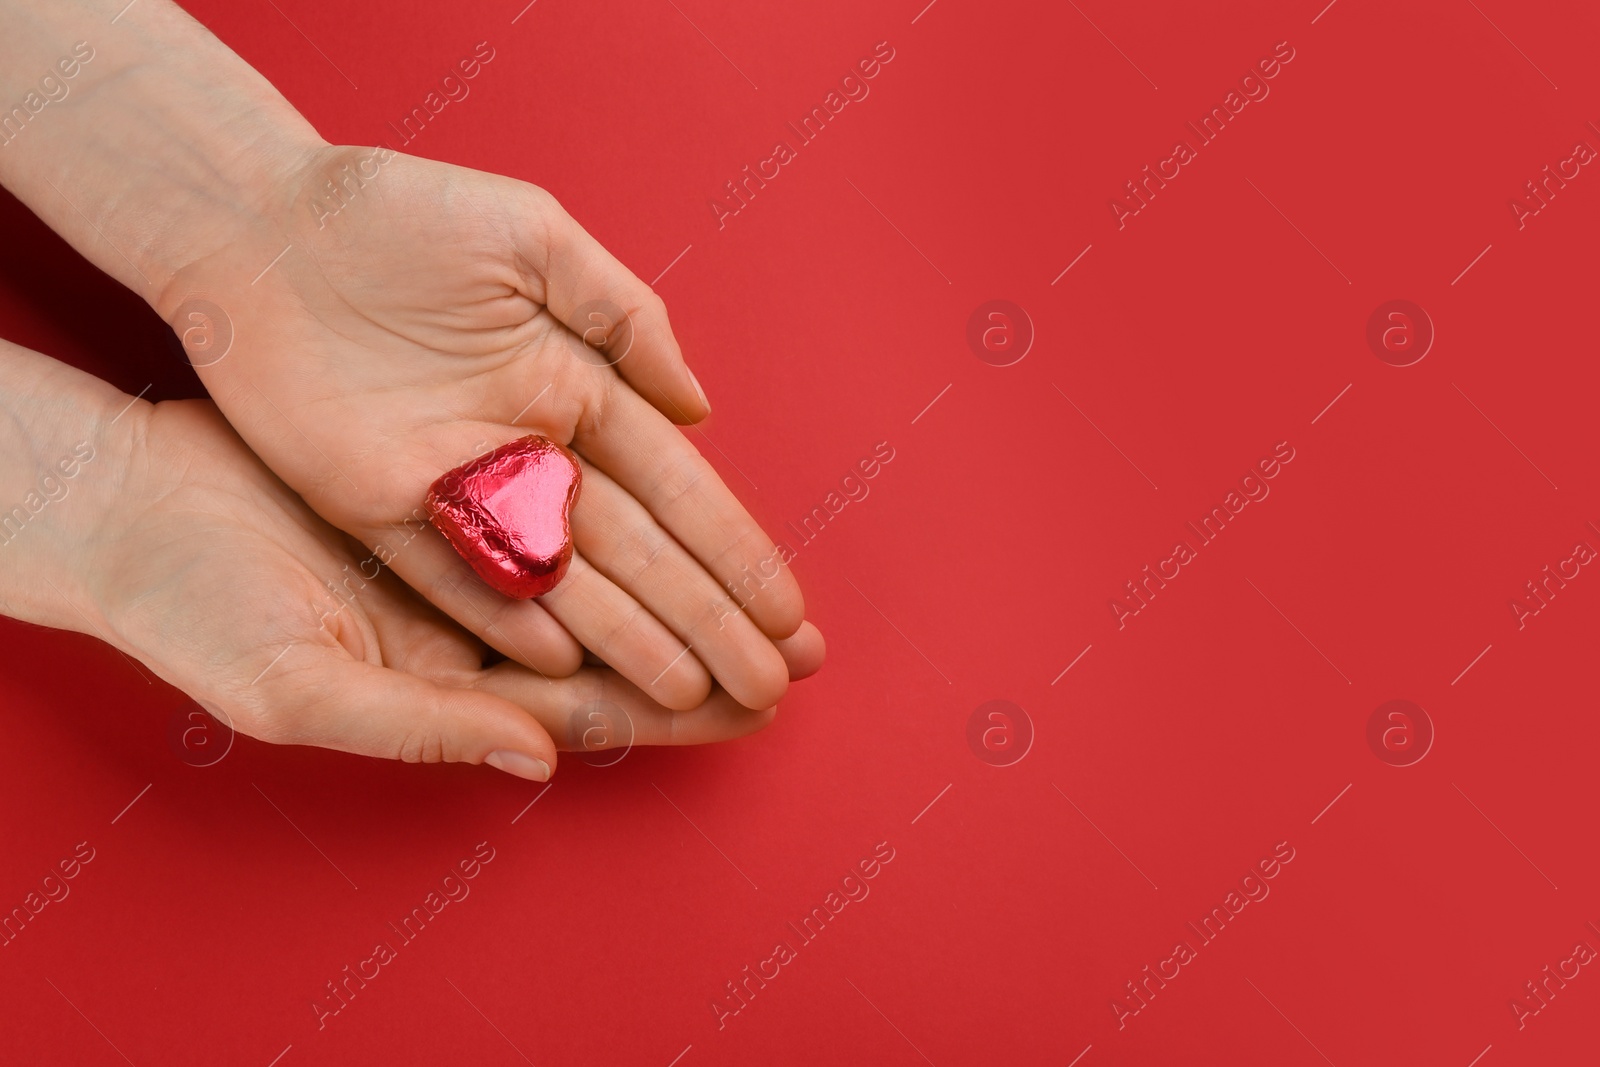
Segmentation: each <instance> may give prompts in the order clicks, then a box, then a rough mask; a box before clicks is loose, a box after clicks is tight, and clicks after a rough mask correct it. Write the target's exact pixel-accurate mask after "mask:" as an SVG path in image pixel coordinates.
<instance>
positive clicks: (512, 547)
mask: <svg viewBox="0 0 1600 1067" xmlns="http://www.w3.org/2000/svg"><path fill="white" fill-rule="evenodd" d="M582 483H583V468H581V467H580V466H578V458H577V457H576V456H574V455H573V454H572V453H571V452H569V451H567V450H566V449H565V448H563V447H561V446H560V445H558V444H556V443H555V442H554V441H552V440H550V439H549V438H547V437H541V436H539V435H538V434H533V435H531V436H528V437H524V438H521V439H520V440H516V441H512V442H510V443H509V444H504V445H501V446H500V447H499V448H497V449H495V450H494V451H493V452H488V453H486V454H484V455H482V456H479V457H478V458H477V459H475V460H472V461H470V462H468V463H463V464H462V465H461V466H459V467H457V468H456V469H454V470H452V471H448V472H446V473H445V474H443V475H441V476H440V477H439V479H438V480H437V481H435V482H434V483H433V485H432V486H430V487H429V489H428V501H427V504H428V512H429V515H430V517H431V518H432V521H433V525H434V526H435V527H437V528H438V530H439V532H440V533H442V534H444V535H445V537H446V538H447V539H448V540H449V541H450V544H451V546H452V547H453V548H454V549H455V550H456V552H458V553H459V554H460V555H461V558H462V559H464V560H466V561H467V562H468V563H470V564H471V565H472V569H473V570H474V571H477V572H478V576H479V577H481V578H482V579H483V580H484V581H486V582H488V583H489V584H490V585H491V586H493V587H494V588H495V589H496V590H498V591H499V592H501V593H504V594H505V595H506V596H508V597H514V598H516V599H518V600H524V599H527V598H528V597H536V596H543V595H544V594H545V593H548V592H549V591H550V590H552V589H554V588H555V587H556V585H557V584H559V583H560V581H561V579H562V578H563V577H564V576H565V575H566V573H567V565H568V564H569V563H571V562H572V530H571V527H570V525H569V518H570V515H571V513H572V505H573V504H574V503H575V502H576V501H577V499H578V489H579V488H580V486H581V485H582Z"/></svg>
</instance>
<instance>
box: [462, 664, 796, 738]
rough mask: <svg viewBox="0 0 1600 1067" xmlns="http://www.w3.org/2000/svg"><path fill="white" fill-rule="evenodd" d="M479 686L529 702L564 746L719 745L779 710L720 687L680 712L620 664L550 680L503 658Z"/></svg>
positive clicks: (749, 730) (762, 723)
mask: <svg viewBox="0 0 1600 1067" xmlns="http://www.w3.org/2000/svg"><path fill="white" fill-rule="evenodd" d="M478 685H479V687H480V688H482V689H483V690H484V691H486V692H489V693H494V694H496V695H498V696H501V697H504V698H505V699H506V700H509V701H512V702H513V703H515V704H517V705H519V706H521V707H523V708H525V709H526V710H527V712H528V713H529V714H530V715H532V716H533V717H534V719H535V720H537V721H538V722H539V724H540V725H541V726H542V727H543V728H544V729H545V731H546V732H548V733H549V734H550V736H552V737H554V738H555V739H556V744H557V745H559V746H560V747H561V749H562V750H563V751H574V750H586V751H598V750H600V749H605V748H616V747H620V746H622V745H705V744H713V743H715V742H718V741H730V740H732V739H733V738H736V737H743V736H745V735H746V734H751V733H755V732H756V731H757V730H760V729H761V728H762V727H764V726H766V725H767V724H768V723H770V722H771V721H772V719H773V717H774V716H775V715H776V714H777V709H776V708H767V709H765V710H762V711H752V710H750V709H749V708H747V707H744V706H743V705H742V704H740V703H739V702H738V701H736V700H734V699H733V697H732V696H730V695H729V694H728V693H726V692H725V691H723V690H721V689H717V690H714V691H713V692H712V693H711V695H710V696H709V697H707V698H706V699H705V700H704V701H702V702H701V703H700V704H699V705H698V706H696V707H693V708H690V709H688V710H679V711H674V710H672V709H670V708H664V707H662V706H661V705H660V704H658V703H656V702H655V701H654V700H651V699H650V697H649V696H647V695H646V694H645V692H644V691H643V690H641V689H640V688H639V687H638V686H636V685H634V684H632V683H631V682H629V681H628V680H627V679H625V678H623V677H621V676H620V675H618V674H617V673H616V672H615V671H610V670H606V669H604V668H598V667H585V668H584V669H583V670H581V671H579V672H578V673H577V674H575V675H573V676H572V677H571V678H562V679H560V680H558V681H556V682H554V683H552V684H549V685H545V684H543V682H542V681H541V679H539V678H538V677H536V676H534V675H531V674H529V673H528V672H527V671H526V670H524V669H522V668H520V667H518V666H516V665H515V664H510V663H502V664H498V665H496V666H494V667H491V668H489V669H488V670H486V671H484V672H483V673H482V675H481V676H480V680H479V682H478Z"/></svg>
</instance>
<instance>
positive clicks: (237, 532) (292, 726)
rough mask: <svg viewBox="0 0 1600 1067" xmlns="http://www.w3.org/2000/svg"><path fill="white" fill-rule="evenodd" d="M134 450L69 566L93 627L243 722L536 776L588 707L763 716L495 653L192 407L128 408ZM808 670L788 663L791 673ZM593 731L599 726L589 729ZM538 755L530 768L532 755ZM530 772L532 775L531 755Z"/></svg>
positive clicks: (206, 412)
mask: <svg viewBox="0 0 1600 1067" xmlns="http://www.w3.org/2000/svg"><path fill="white" fill-rule="evenodd" d="M129 417H130V418H131V419H134V420H136V427H135V431H136V432H134V433H133V434H132V436H133V438H134V439H135V440H137V441H138V442H139V446H138V448H137V449H136V450H135V453H134V455H133V456H132V458H131V459H130V460H129V463H128V469H127V472H126V475H125V477H124V479H123V484H122V490H121V492H122V496H121V498H120V499H119V501H118V502H117V503H116V505H115V506H113V507H109V508H107V509H106V512H105V515H106V518H105V520H104V523H103V525H102V527H101V528H100V529H98V530H97V531H96V532H95V533H94V534H93V535H92V536H91V537H90V544H89V546H88V553H89V555H90V557H91V558H92V559H93V566H92V567H87V568H85V571H86V572H87V574H88V575H89V576H90V577H89V578H88V581H89V582H90V585H91V592H92V596H93V600H94V603H95V604H96V605H97V608H98V611H99V614H100V615H101V617H102V618H103V619H104V620H105V622H106V624H107V627H108V629H109V633H107V634H106V636H108V637H109V639H110V640H112V641H113V643H115V644H117V645H118V646H119V647H121V648H122V649H123V650H124V651H126V652H128V653H130V654H131V655H135V656H137V657H138V658H140V659H141V660H143V661H144V662H145V663H147V664H148V665H149V666H150V667H151V668H152V669H154V670H155V671H156V672H157V673H159V674H160V675H161V676H162V677H163V678H164V679H166V680H167V681H169V682H171V683H173V684H174V685H177V686H179V687H180V688H182V689H183V690H185V691H186V692H188V693H189V694H190V695H191V696H194V697H195V698H196V699H197V700H200V701H201V702H202V703H204V704H206V705H207V706H209V707H211V708H212V709H214V710H216V711H218V712H220V713H222V715H224V716H225V717H226V718H227V719H228V721H230V722H231V724H232V725H233V726H234V727H235V728H236V729H238V730H239V731H240V732H242V733H245V734H248V735H250V736H253V737H257V738H261V739H263V740H267V741H274V742H279V743H289V744H311V745H319V746H322V747H326V748H334V749H341V750H344V751H349V752H357V753H362V754H365V755H371V756H381V757H387V758H396V759H405V760H409V761H412V762H436V761H441V760H444V761H462V762H470V763H483V762H489V763H491V764H493V765H495V766H497V767H499V768H500V769H502V770H505V771H508V772H510V773H514V774H519V775H521V776H523V777H529V778H536V779H541V780H542V779H545V778H548V777H549V773H550V771H551V770H552V769H553V768H554V767H555V761H556V756H555V752H556V749H557V748H565V747H569V746H571V747H582V744H583V742H584V741H585V740H592V739H594V738H596V737H598V736H601V733H597V732H596V731H593V730H585V731H575V730H573V729H572V728H571V726H570V724H571V723H572V722H573V721H574V718H573V713H574V711H581V709H583V708H586V707H592V706H594V705H595V704H596V703H597V702H604V703H603V705H602V706H604V707H605V708H607V709H608V710H607V717H608V718H618V717H619V713H620V717H625V719H626V720H627V723H626V727H624V725H623V724H622V723H621V722H617V723H608V725H612V726H615V730H614V731H611V732H610V733H609V737H610V738H611V739H613V740H614V739H618V738H620V739H622V740H631V742H632V743H636V744H694V743H700V742H709V741H720V740H725V739H728V738H731V737H737V736H740V735H742V734H746V733H749V732H751V731H753V730H756V729H759V728H760V727H761V726H763V725H765V724H766V723H767V722H768V721H770V718H771V713H770V712H759V711H750V710H748V709H746V708H743V707H741V706H739V705H738V704H736V703H735V702H734V700H733V698H732V697H730V696H729V695H728V694H727V693H723V692H718V693H715V694H714V695H712V696H711V697H710V698H709V699H707V700H706V701H704V702H702V703H701V704H700V705H698V706H697V707H695V708H694V709H692V710H687V711H673V710H668V709H666V708H664V707H661V706H660V705H659V704H657V703H656V702H655V701H653V700H652V699H651V698H650V697H649V696H648V695H647V694H646V693H644V692H643V691H641V690H640V688H639V687H638V686H635V685H633V684H631V683H629V682H628V681H626V680H625V679H623V678H621V677H620V676H618V675H617V674H616V673H615V672H614V671H611V670H608V669H605V668H601V667H583V668H581V669H579V670H578V671H576V672H575V673H574V674H573V675H572V676H570V677H567V678H560V679H551V678H545V677H541V676H540V675H539V674H537V673H535V672H534V671H531V670H529V669H527V668H526V667H524V666H522V665H520V664H517V663H513V662H509V661H501V662H499V663H496V664H494V665H492V666H487V667H486V666H485V665H484V663H485V652H486V649H485V648H484V646H483V645H482V644H481V643H480V642H478V641H477V640H476V639H475V638H473V637H472V636H471V635H470V634H468V633H466V632H465V631H463V630H461V629H460V628H459V627H457V626H456V625H455V624H453V623H451V622H450V621H449V620H448V619H446V618H444V616H443V615H441V614H440V613H439V612H438V611H436V610H435V609H434V608H432V607H431V606H429V605H428V604H427V603H426V602H424V601H423V600H422V599H421V598H420V597H418V596H417V595H416V594H415V593H414V592H413V591H412V590H410V589H407V588H406V587H405V586H404V585H403V584H401V583H400V582H399V581H398V580H397V579H395V578H394V577H393V576H392V575H389V574H376V575H375V576H374V577H373V578H371V579H370V580H369V579H366V578H363V577H359V576H358V577H355V578H353V579H352V578H351V577H350V576H351V575H352V574H354V573H356V570H357V565H358V562H359V560H360V558H361V556H362V555H363V554H364V553H362V552H360V551H359V548H358V546H356V545H355V544H354V542H353V541H352V540H351V539H350V538H349V537H348V536H346V535H344V534H341V533H339V532H338V531H337V530H335V529H333V528H332V527H331V526H329V525H328V524H327V523H325V522H323V521H322V520H321V519H319V518H318V517H317V516H316V515H315V514H313V513H312V512H311V510H310V509H309V508H307V507H306V505H305V504H304V502H303V501H301V500H300V498H299V497H298V496H296V495H295V494H294V493H293V492H292V491H291V490H289V489H288V487H286V486H285V485H283V484H282V483H281V482H280V481H279V480H278V479H277V478H275V477H274V476H273V475H272V473H271V472H270V471H268V470H267V469H266V468H265V467H264V466H262V465H261V463H260V461H259V460H258V459H256V457H255V456H253V455H252V454H251V452H250V450H249V449H248V448H247V447H246V446H245V445H244V443H243V442H242V441H240V440H239V438H238V437H237V436H236V435H235V434H234V433H233V431H232V430H231V429H230V428H229V427H228V425H227V423H226V422H225V421H224V420H223V419H222V417H221V416H220V415H219V414H218V413H217V410H216V408H215V407H213V406H212V405H211V404H210V403H208V402H203V401H179V402H168V403H163V404H158V405H155V406H154V407H150V406H148V405H146V406H142V407H140V408H138V409H137V410H136V412H134V413H131V414H130V416H129ZM814 666H815V663H811V664H796V670H797V673H806V672H808V671H809V670H810V669H812V668H814ZM602 733H603V732H602ZM535 761H537V762H535ZM539 764H543V766H542V767H541V766H539Z"/></svg>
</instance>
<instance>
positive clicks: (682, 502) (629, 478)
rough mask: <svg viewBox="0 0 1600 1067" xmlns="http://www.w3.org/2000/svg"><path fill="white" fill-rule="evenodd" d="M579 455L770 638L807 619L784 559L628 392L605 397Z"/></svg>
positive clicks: (690, 450)
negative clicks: (693, 560) (633, 500)
mask: <svg viewBox="0 0 1600 1067" xmlns="http://www.w3.org/2000/svg"><path fill="white" fill-rule="evenodd" d="M603 404H604V406H605V410H602V411H601V412H599V413H598V415H596V416H595V417H593V418H590V419H586V420H583V421H581V422H580V423H579V425H578V432H577V434H576V436H575V437H574V438H573V448H574V449H575V450H576V451H577V452H579V453H580V454H581V455H583V456H584V457H585V458H587V459H589V460H590V461H591V462H593V463H594V464H595V466H597V467H600V468H601V469H602V470H604V471H605V472H606V473H607V474H609V475H610V476H611V477H612V478H614V479H615V480H616V481H617V483H618V484H620V485H621V486H622V487H623V488H624V489H626V490H627V491H628V492H630V493H632V494H633V495H634V496H635V497H636V498H637V499H638V500H639V502H640V503H641V504H643V505H644V506H645V507H646V508H647V509H648V510H649V511H650V514H652V515H654V516H655V518H656V521H657V522H659V523H660V524H661V525H662V526H663V527H665V528H666V529H667V531H668V532H669V533H671V534H672V536H673V537H675V538H677V539H678V542H679V543H680V544H681V545H683V547H684V548H686V549H688V550H689V552H690V553H691V554H692V555H693V556H694V557H695V558H696V559H698V560H699V561H700V563H701V565H702V566H704V567H705V568H706V570H708V571H709V572H710V573H711V576H712V577H713V578H715V579H716V580H717V582H718V583H719V584H721V586H722V587H723V588H724V589H726V590H728V591H730V593H731V594H732V596H733V597H734V599H735V600H738V601H739V602H740V603H742V604H743V605H744V606H745V610H746V612H747V613H748V614H749V616H750V618H751V619H752V620H753V621H754V622H755V624H756V625H757V626H759V627H760V628H761V631H762V632H763V633H765V634H766V635H767V636H768V637H774V638H778V637H788V636H789V635H790V634H793V633H794V632H795V631H796V630H798V629H799V628H800V623H801V622H802V621H804V619H805V600H804V598H803V597H802V596H801V595H800V586H799V583H797V582H796V581H795V580H794V578H793V576H792V575H790V573H789V570H788V568H787V567H786V566H784V563H783V558H784V557H783V556H782V555H780V553H779V551H778V549H777V548H776V547H775V546H774V545H773V543H772V539H771V538H770V537H768V536H767V535H766V534H765V533H764V532H763V531H762V529H761V527H760V526H758V525H756V521H755V520H754V519H752V518H751V517H750V513H749V512H747V511H746V510H745V509H744V506H743V505H741V504H740V503H739V501H738V499H737V498H735V497H734V495H733V493H732V492H730V491H729V490H728V487H727V486H726V485H724V484H723V483H722V479H721V478H720V477H718V476H717V472H716V470H715V469H714V468H713V467H712V466H711V464H710V463H708V462H706V460H705V457H703V456H701V455H700V453H699V452H697V451H695V449H694V446H693V445H691V444H690V443H689V442H688V441H687V440H686V439H685V438H684V436H683V433H682V432H681V431H680V430H678V429H677V428H676V427H674V426H673V425H672V424H671V423H669V422H667V420H666V419H664V418H662V417H661V415H659V414H658V413H657V412H655V411H654V410H653V409H651V407H650V406H649V405H648V404H646V403H645V402H644V401H643V400H641V399H640V398H639V397H638V396H637V395H636V394H634V393H632V392H631V391H629V390H627V389H620V388H619V389H613V390H611V391H610V392H608V393H607V394H605V399H604V401H603Z"/></svg>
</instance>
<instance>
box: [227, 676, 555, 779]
mask: <svg viewBox="0 0 1600 1067" xmlns="http://www.w3.org/2000/svg"><path fill="white" fill-rule="evenodd" d="M316 655H317V659H316V660H315V661H314V662H312V663H310V664H307V665H305V666H302V667H300V668H299V669H296V670H286V671H284V672H283V673H282V674H281V675H279V676H278V677H277V678H275V679H273V680H272V681H271V682H270V683H267V682H264V683H263V685H262V686H261V687H259V688H261V689H264V690H265V692H263V693H261V694H260V699H259V701H258V703H259V706H258V707H257V708H256V709H255V710H253V711H252V712H251V713H250V714H248V715H246V716H244V720H245V721H243V722H238V723H236V725H237V726H238V728H239V730H240V731H241V732H242V733H246V734H249V735H250V736H252V737H256V738H259V739H261V740H263V741H268V742H271V743H274V744H288V745H316V746H318V747H320V748H331V749H336V750H338V751H341V752H354V753H357V754H359V755H363V756H377V757H380V758H382V759H399V760H405V761H406V762H407V763H487V764H489V765H490V766H491V767H495V768H496V769H498V770H501V771H505V772H506V773H507V774H513V775H516V776H517V777H519V778H527V779H531V780H533V781H538V782H544V781H548V780H549V779H550V775H551V773H552V772H553V771H554V769H555V765H556V746H555V743H554V742H553V741H552V740H551V739H550V735H549V734H548V733H546V732H545V729H544V727H542V726H540V725H539V723H538V722H537V721H536V720H535V719H534V718H533V717H532V716H531V715H529V714H528V713H527V712H526V711H524V710H523V709H522V708H521V707H519V706H518V705H516V704H513V703H512V702H511V701H509V700H506V699H504V698H502V697H498V696H495V695H493V694H491V693H486V692H482V691H481V690H477V689H463V688H456V687H454V686H448V685H440V684H438V683H435V682H431V681H429V680H427V679H425V678H420V677H418V676H416V675H413V674H406V673H405V672H403V671H398V670H394V669H392V668H389V667H380V666H377V665H376V664H372V663H363V662H360V661H358V660H351V659H347V658H343V657H342V656H340V655H339V654H338V653H336V652H334V651H332V650H327V651H324V650H321V649H319V650H317V653H316Z"/></svg>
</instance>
